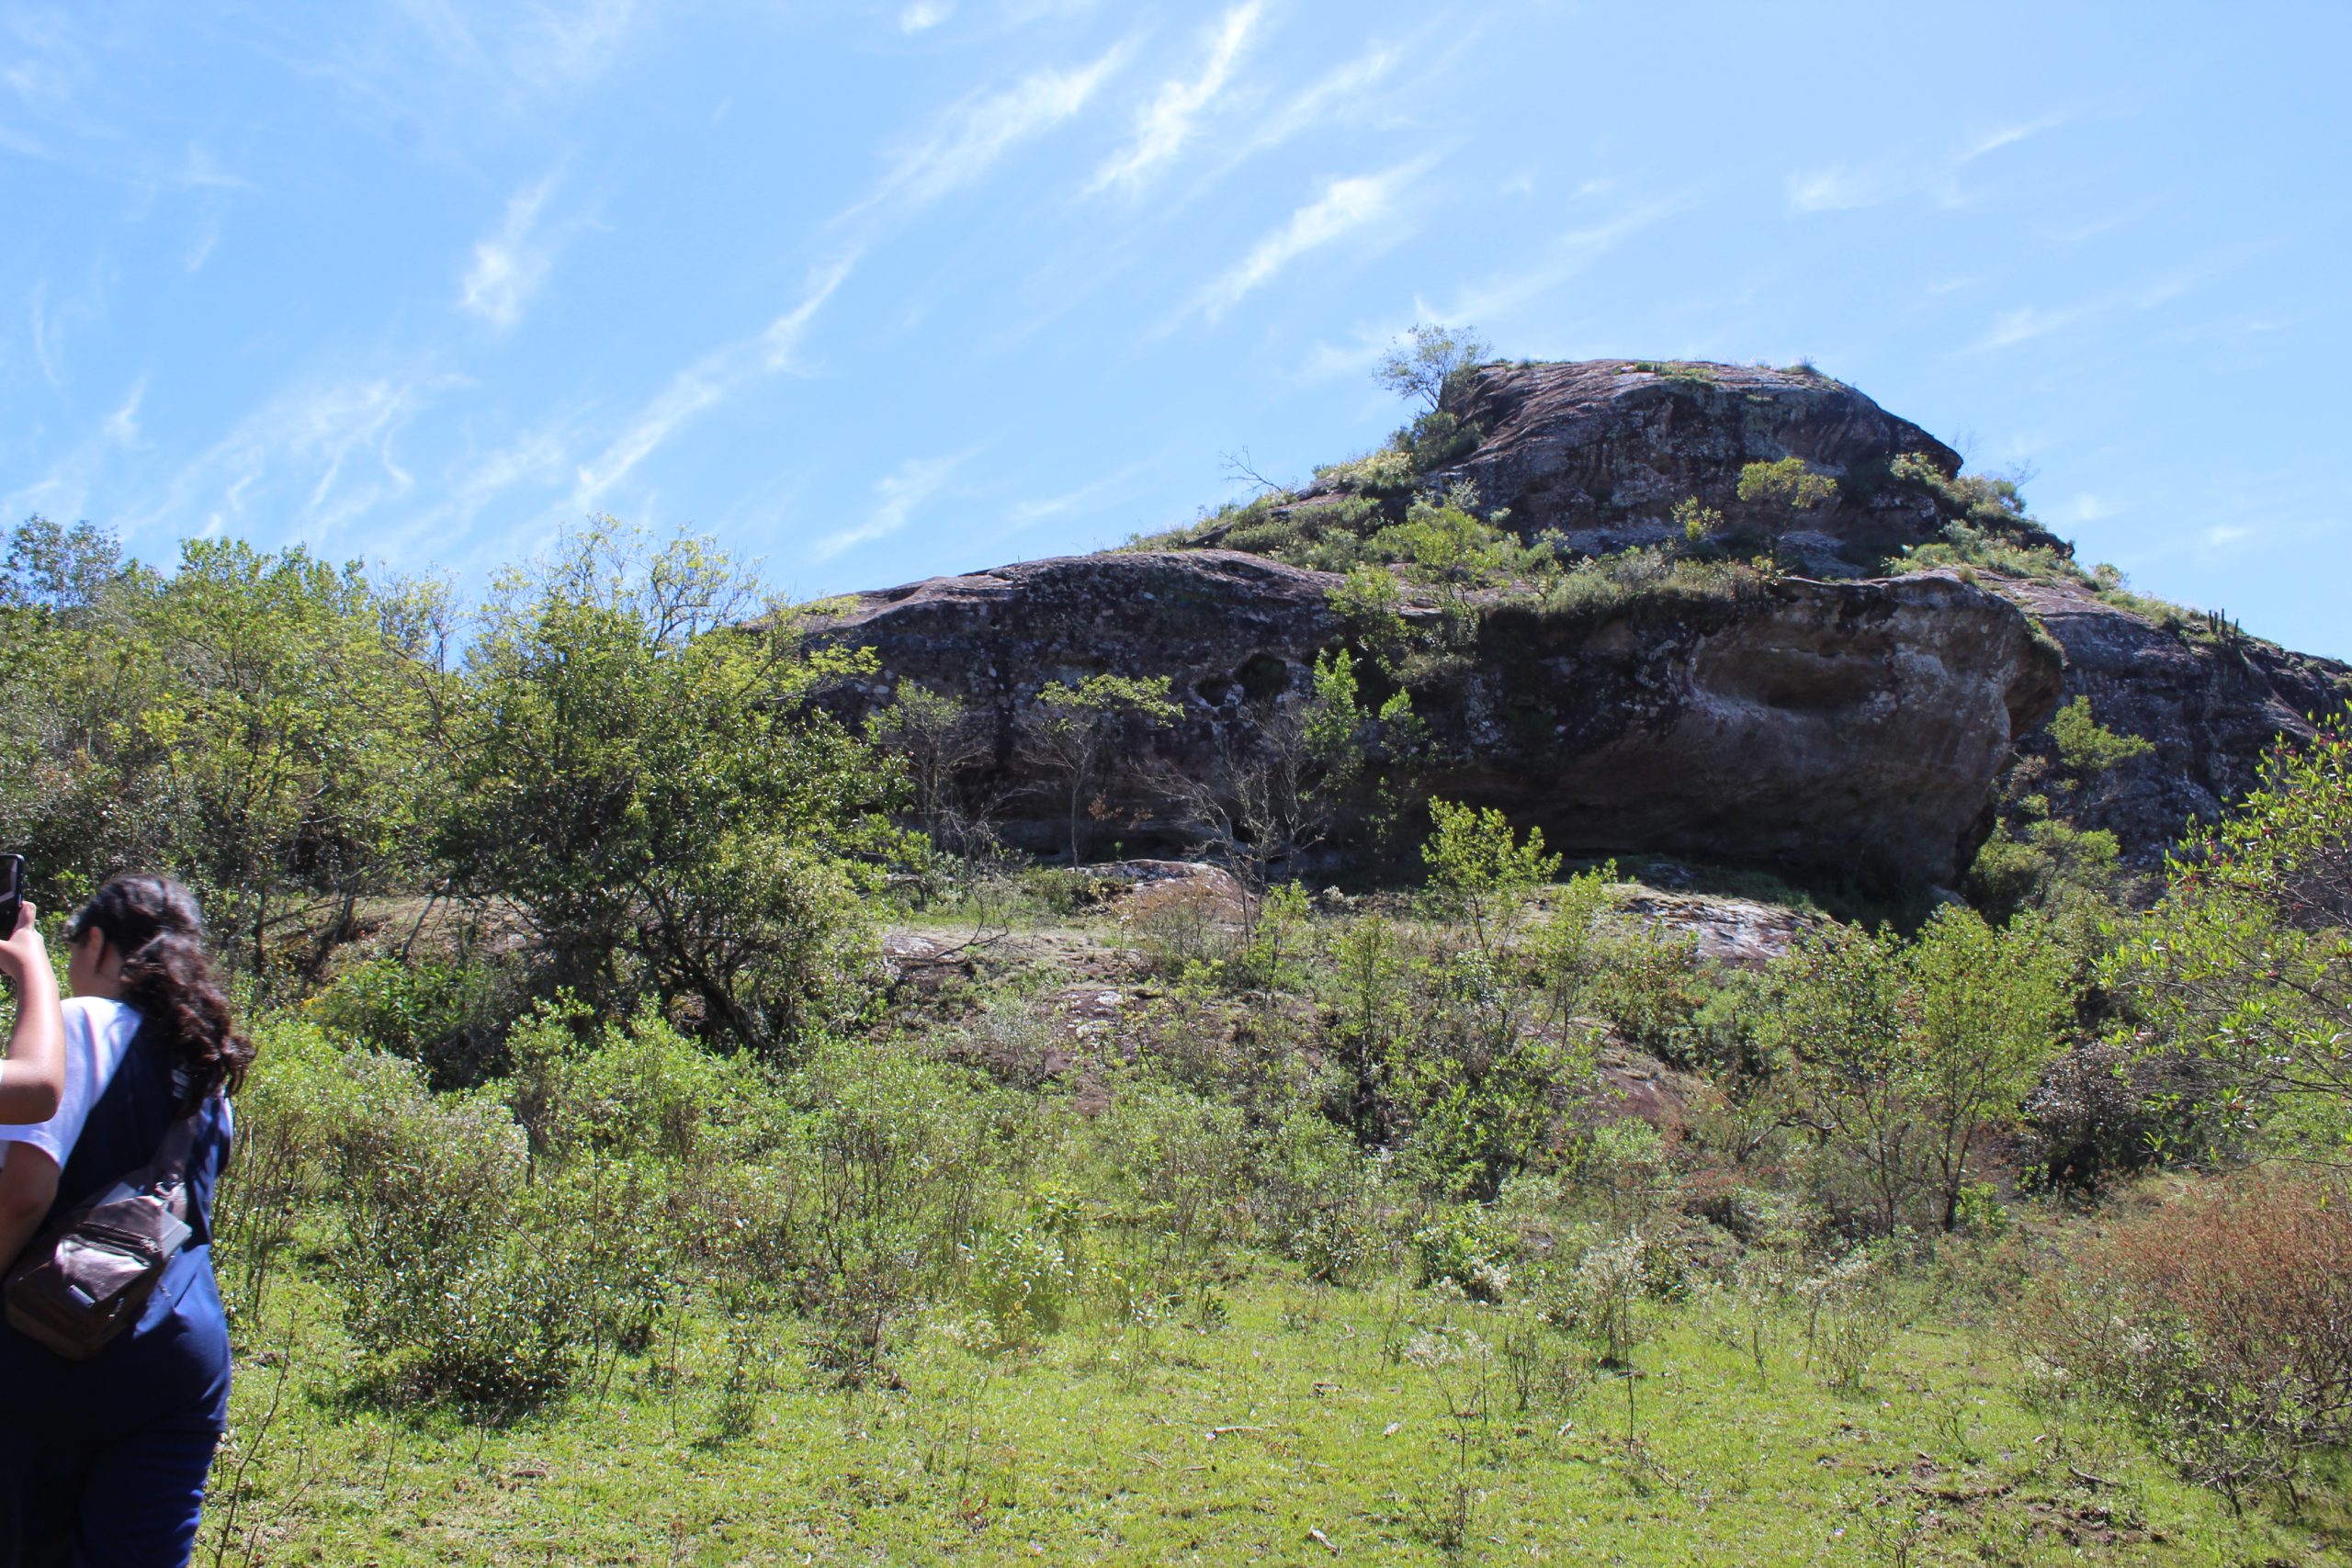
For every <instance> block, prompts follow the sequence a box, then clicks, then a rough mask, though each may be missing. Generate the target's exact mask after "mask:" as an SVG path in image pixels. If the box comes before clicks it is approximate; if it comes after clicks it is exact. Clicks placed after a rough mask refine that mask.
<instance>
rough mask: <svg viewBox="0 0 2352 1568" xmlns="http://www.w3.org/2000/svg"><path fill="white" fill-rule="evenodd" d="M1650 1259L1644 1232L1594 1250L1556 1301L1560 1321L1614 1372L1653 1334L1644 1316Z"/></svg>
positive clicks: (1554, 1310)
mask: <svg viewBox="0 0 2352 1568" xmlns="http://www.w3.org/2000/svg"><path fill="white" fill-rule="evenodd" d="M1646 1257H1647V1248H1646V1247H1645V1244H1644V1242H1643V1240H1642V1233H1641V1232H1639V1231H1627V1232H1626V1233H1625V1234H1624V1235H1622V1236H1619V1237H1618V1238H1617V1239H1616V1240H1614V1241H1611V1242H1604V1243H1602V1244H1601V1245H1600V1246H1598V1247H1588V1248H1586V1249H1585V1254H1584V1256H1583V1258H1580V1259H1578V1260H1577V1269H1576V1272H1575V1274H1574V1275H1572V1276H1570V1278H1569V1279H1568V1280H1567V1281H1566V1289H1565V1290H1563V1291H1559V1292H1555V1294H1554V1296H1553V1301H1552V1304H1551V1306H1550V1308H1549V1310H1550V1312H1551V1314H1552V1316H1553V1318H1554V1321H1555V1323H1557V1324H1558V1325H1559V1326H1561V1327H1563V1328H1566V1329H1569V1330H1571V1331H1573V1332H1575V1333H1577V1334H1580V1335H1582V1336H1583V1337H1585V1338H1586V1339H1588V1340H1590V1341H1591V1342H1592V1344H1593V1346H1594V1347H1595V1348H1597V1349H1599V1350H1600V1359H1602V1360H1603V1361H1604V1362H1606V1363H1607V1364H1608V1365H1610V1366H1612V1367H1622V1366H1623V1365H1625V1363H1626V1361H1627V1359H1629V1358H1630V1357H1631V1356H1632V1355H1633V1352H1634V1346H1636V1345H1638V1344H1640V1343H1641V1342H1642V1340H1643V1339H1644V1338H1645V1337H1646V1335H1647V1332H1648V1325H1646V1324H1645V1322H1644V1320H1643V1314H1642V1300H1643V1296H1644V1294H1645V1292H1646V1291H1647V1289H1648V1283H1649V1275H1648V1271H1647V1266H1646V1262H1645V1259H1646Z"/></svg>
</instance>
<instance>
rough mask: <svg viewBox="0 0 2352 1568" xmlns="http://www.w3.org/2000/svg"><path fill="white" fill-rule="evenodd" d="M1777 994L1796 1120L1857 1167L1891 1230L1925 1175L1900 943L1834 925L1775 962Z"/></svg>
mask: <svg viewBox="0 0 2352 1568" xmlns="http://www.w3.org/2000/svg"><path fill="white" fill-rule="evenodd" d="M1770 990H1771V993H1772V998H1773V1000H1774V1002H1775V1003H1776V1004H1777V1005H1776V1006H1775V1008H1774V1010H1773V1015H1772V1016H1773V1018H1774V1021H1775V1024H1776V1027H1777V1031H1778V1035H1779V1039H1778V1042H1777V1043H1779V1044H1780V1045H1781V1047H1783V1048H1784V1049H1785V1050H1786V1051H1787V1052H1788V1053H1789V1058H1790V1059H1789V1062H1788V1066H1789V1081H1790V1085H1791V1088H1792V1091H1793V1096H1794V1101H1795V1103H1794V1105H1793V1106H1792V1112H1793V1115H1794V1117H1795V1120H1796V1121H1797V1122H1798V1123H1799V1124H1800V1125H1802V1126H1804V1128H1806V1129H1807V1130H1808V1131H1810V1132H1811V1133H1812V1134H1813V1135H1814V1137H1815V1140H1816V1141H1817V1142H1818V1143H1819V1144H1820V1145H1821V1146H1822V1147H1823V1149H1824V1150H1825V1151H1826V1153H1827V1154H1829V1155H1830V1156H1832V1157H1833V1158H1835V1159H1838V1160H1839V1161H1841V1162H1843V1163H1845V1164H1847V1165H1848V1166H1849V1168H1850V1169H1851V1170H1852V1171H1853V1173H1854V1175H1855V1177H1856V1178H1857V1179H1858V1180H1859V1181H1860V1185H1861V1187H1862V1190H1863V1192H1864V1194H1865V1196H1866V1198H1867V1200H1868V1201H1869V1203H1870V1205H1871V1209H1872V1211H1873V1213H1872V1216H1871V1217H1872V1219H1873V1220H1874V1221H1875V1223H1876V1228H1877V1229H1878V1230H1879V1232H1880V1233H1881V1234H1882V1235H1893V1234H1894V1230H1895V1229H1896V1227H1897V1226H1899V1225H1900V1224H1902V1223H1903V1213H1904V1210H1905V1207H1906V1206H1907V1205H1908V1204H1909V1203H1910V1201H1912V1198H1913V1197H1914V1195H1915V1194H1916V1193H1917V1191H1918V1190H1919V1187H1920V1184H1921V1182H1922V1180H1923V1179H1924V1178H1925V1165H1924V1155H1923V1149H1922V1145H1923V1144H1924V1143H1925V1142H1926V1138H1925V1133H1924V1129H1923V1127H1922V1126H1921V1111H1922V1106H1921V1093H1920V1089H1921V1085H1920V1082H1919V1075H1918V1071H1917V1061H1916V1059H1915V1056H1914V1053H1913V1052H1912V1050H1911V1049H1910V1045H1909V1042H1908V1039H1907V1036H1908V1035H1909V1032H1910V1023H1911V1018H1912V1014H1913V1011H1914V1005H1913V1000H1912V998H1911V997H1910V996H1909V995H1908V993H1907V988H1906V987H1905V985H1904V974H1903V955H1902V952H1901V943H1900V942H1899V941H1898V940H1897V939H1895V938H1894V937H1892V936H1885V937H1882V936H1874V935H1872V934H1871V932H1869V931H1863V930H1860V928H1857V927H1850V926H1838V927H1833V928H1831V929H1830V930H1828V931H1824V932H1822V933H1821V934H1820V935H1818V936H1813V937H1808V938H1807V939H1806V940H1805V941H1804V942H1803V943H1801V944H1800V945H1799V946H1798V947H1797V948H1796V949H1795V950H1794V951H1792V952H1791V953H1789V955H1788V956H1787V957H1786V958H1784V959H1782V960H1781V961H1780V963H1778V964H1775V965H1774V966H1773V973H1772V975H1771V976H1770Z"/></svg>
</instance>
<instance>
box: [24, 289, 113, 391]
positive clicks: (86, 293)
mask: <svg viewBox="0 0 2352 1568" xmlns="http://www.w3.org/2000/svg"><path fill="white" fill-rule="evenodd" d="M106 281H107V280H106V276H105V275H104V273H103V272H102V271H100V272H93V273H92V274H91V276H90V277H89V279H88V281H86V282H85V283H84V284H83V286H82V287H81V288H77V289H75V290H74V292H73V293H71V294H69V295H67V296H65V297H64V298H62V299H57V298H53V297H52V296H51V294H50V291H49V285H48V283H47V282H46V281H43V282H40V283H36V284H34V285H33V291H32V297H31V299H30V300H29V301H28V306H27V310H26V314H27V317H28V320H27V327H28V332H29V333H30V335H31V338H32V345H33V359H34V360H35V362H36V363H38V364H39V365H40V373H41V376H42V377H43V378H45V379H46V380H47V381H48V382H49V384H50V385H51V386H52V387H62V386H63V385H64V384H65V340H66V339H67V337H68V336H70V335H71V334H72V333H74V332H75V331H77V330H78V329H80V328H82V327H85V326H88V325H90V324H91V323H93V322H96V321H99V320H101V319H103V318H104V317H105V315H106Z"/></svg>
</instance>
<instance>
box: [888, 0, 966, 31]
mask: <svg viewBox="0 0 2352 1568" xmlns="http://www.w3.org/2000/svg"><path fill="white" fill-rule="evenodd" d="M955 14H956V0H914V3H913V4H912V5H910V6H907V7H906V8H905V9H903V10H901V11H900V12H899V31H900V32H902V33H920V32H928V31H930V30H931V29H932V28H935V27H937V26H939V24H940V23H942V22H944V21H945V20H946V19H947V18H948V17H952V16H954V15H955Z"/></svg>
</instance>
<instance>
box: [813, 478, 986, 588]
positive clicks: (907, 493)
mask: <svg viewBox="0 0 2352 1568" xmlns="http://www.w3.org/2000/svg"><path fill="white" fill-rule="evenodd" d="M968 457H971V453H969V452H959V453H956V455H955V456H953V457H910V458H908V459H907V460H906V461H905V462H903V463H901V464H899V466H898V468H895V469H893V470H892V471H891V472H889V473H888V474H885V475H884V476H883V477H882V478H881V479H877V480H876V481H875V484H874V510H873V511H871V512H869V513H866V517H865V522H863V523H860V524H858V525H855V526H854V527H850V528H843V529H842V530H841V531H840V532H839V533H835V534H828V535H827V536H825V537H823V538H822V539H820V540H818V541H817V545H816V547H815V549H814V550H812V551H811V552H810V553H811V554H813V555H814V556H815V557H816V558H818V559H819V560H820V561H823V560H831V559H832V558H834V557H835V556H837V555H840V554H841V553H842V551H843V550H847V549H851V548H854V547H856V546H858V545H863V544H868V543H871V542H872V541H873V540H876V539H881V538H887V537H888V536H890V535H892V534H895V533H897V532H898V531H899V529H901V528H904V527H905V526H906V525H907V524H908V523H909V521H910V520H911V519H912V518H913V516H914V514H915V513H916V512H917V511H919V510H920V509H921V508H922V505H923V503H924V502H928V501H929V500H931V498H932V497H933V496H934V495H937V494H938V493H939V491H940V489H941V487H942V486H944V485H945V484H946V483H947V480H948V477H949V476H950V475H952V474H953V473H954V472H955V471H956V468H958V467H960V466H961V465H962V464H963V463H964V461H965V460H966V459H967V458H968Z"/></svg>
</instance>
